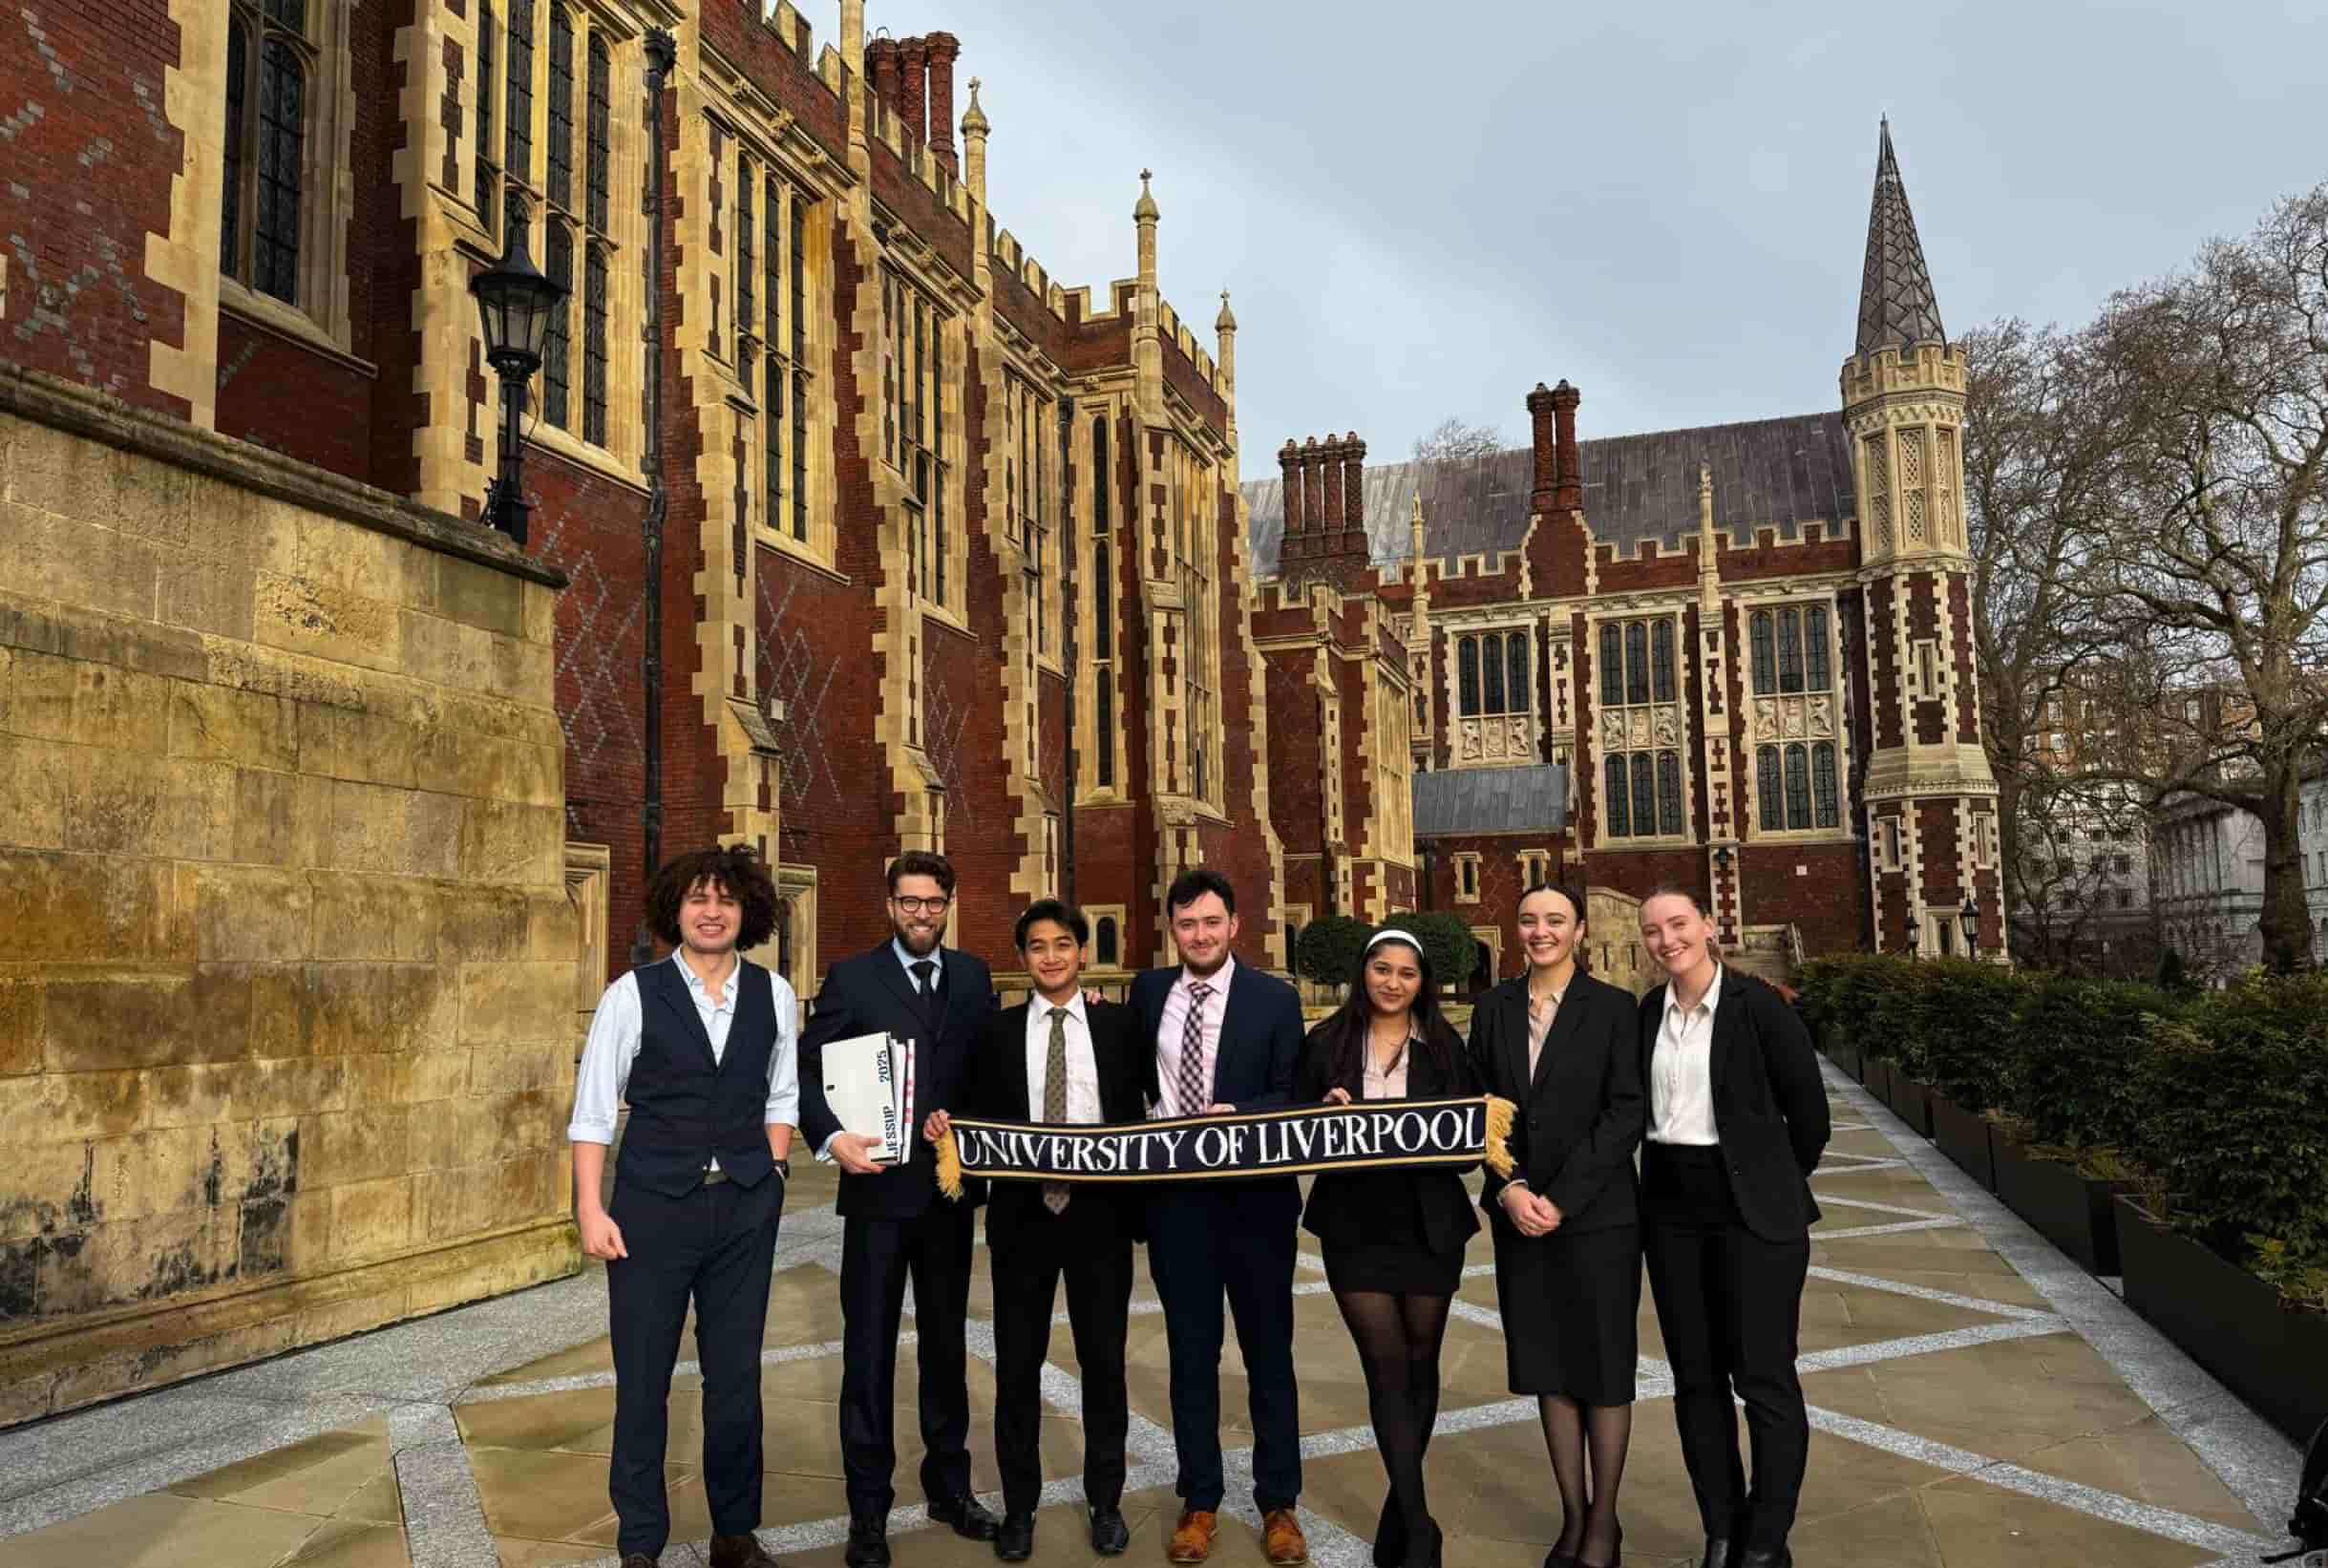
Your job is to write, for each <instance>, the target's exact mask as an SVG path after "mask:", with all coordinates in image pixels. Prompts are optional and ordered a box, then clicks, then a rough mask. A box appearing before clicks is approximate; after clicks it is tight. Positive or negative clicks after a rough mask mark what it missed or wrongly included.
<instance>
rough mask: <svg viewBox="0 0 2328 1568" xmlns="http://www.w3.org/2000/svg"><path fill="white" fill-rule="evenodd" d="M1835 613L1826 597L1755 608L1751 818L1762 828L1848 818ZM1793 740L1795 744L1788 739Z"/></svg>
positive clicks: (1799, 829)
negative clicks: (1843, 784)
mask: <svg viewBox="0 0 2328 1568" xmlns="http://www.w3.org/2000/svg"><path fill="white" fill-rule="evenodd" d="M1833 630H1834V616H1833V612H1832V609H1831V606H1830V605H1829V604H1827V603H1825V602H1824V601H1818V602H1809V603H1793V604H1778V605H1772V606H1767V607H1763V608H1757V609H1754V610H1752V611H1751V612H1750V613H1749V614H1748V615H1747V617H1746V642H1747V646H1749V647H1750V648H1751V649H1752V660H1751V663H1752V670H1751V674H1752V687H1753V697H1754V701H1753V704H1752V714H1751V717H1752V729H1751V733H1752V739H1753V742H1754V764H1755V765H1754V778H1753V795H1754V802H1753V811H1752V817H1753V820H1754V823H1755V826H1756V828H1757V830H1758V831H1760V832H1763V833H1803V832H1809V831H1813V830H1819V829H1832V828H1835V827H1838V826H1840V825H1841V822H1842V800H1841V795H1840V787H1839V780H1840V778H1841V776H1842V768H1841V745H1842V734H1841V731H1840V721H1841V713H1842V699H1841V695H1840V693H1839V692H1838V691H1837V690H1836V689H1835V687H1836V682H1835V670H1836V667H1837V665H1836V657H1835V649H1834V646H1833V642H1832V638H1833ZM1790 743H1791V744H1790Z"/></svg>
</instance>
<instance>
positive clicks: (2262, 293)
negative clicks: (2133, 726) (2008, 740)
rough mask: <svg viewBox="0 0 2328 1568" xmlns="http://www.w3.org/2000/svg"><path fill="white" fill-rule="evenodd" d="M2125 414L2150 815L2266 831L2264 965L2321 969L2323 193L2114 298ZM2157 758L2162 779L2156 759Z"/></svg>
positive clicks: (2110, 609)
mask: <svg viewBox="0 0 2328 1568" xmlns="http://www.w3.org/2000/svg"><path fill="white" fill-rule="evenodd" d="M2092 344H2093V348H2094V351H2095V353H2096V355H2097V358H2098V361H2099V363H2100V368H2101V370H2102V372H2103V373H2104V374H2105V375H2106V377H2107V378H2108V379H2109V380H2110V381H2111V382H2113V383H2114V384H2116V385H2118V386H2120V387H2122V388H2123V389H2124V392H2125V395H2126V399H2127V401H2126V405H2125V406H2126V407H2127V410H2128V412H2129V414H2130V416H2131V423H2130V429H2129V436H2130V438H2129V439H2128V440H2127V442H2126V443H2125V444H2124V446H2123V448H2122V451H2121V456H2122V458H2123V459H2124V460H2123V463H2122V465H2121V466H2120V468H2119V470H2118V473H2117V481H2118V483H2119V485H2120V501H2119V504H2118V506H2117V507H2116V508H2114V510H2116V511H2117V512H2118V515H2119V520H2118V521H2116V522H2114V523H2113V524H2111V525H2110V526H2108V527H2106V528H2105V529H2104V530H2103V531H2102V532H2100V533H2099V534H2097V535H2095V536H2094V537H2093V540H2092V544H2093V547H2094V550H2095V555H2096V560H2095V565H2096V568H2097V570H2096V573H2095V579H2094V580H2095V583H2096V585H2097V587H2098V588H2099V590H2100V594H2101V597H2102V600H2103V608H2104V611H2105V613H2106V616H2107V617H2108V619H2109V620H2110V621H2111V623H2112V624H2113V625H2114V626H2115V628H2116V631H2117V635H2118V638H2119V641H2120V646H2121V652H2122V654H2123V655H2124V656H2125V657H2126V664H2127V668H2128V669H2129V671H2131V670H2134V669H2137V668H2141V667H2148V670H2149V671H2150V672H2151V678H2150V687H2151V689H2150V690H2149V691H2148V692H2146V693H2142V694H2141V696H2140V699H2139V700H2140V703H2141V705H2142V706H2143V707H2144V708H2147V709H2148V712H2149V713H2150V714H2151V715H2152V720H2151V722H2152V723H2153V724H2154V725H2155V727H2156V733H2157V741H2156V744H2155V745H2154V746H2149V747H2145V748H2144V750H2145V751H2146V752H2148V755H2146V756H2145V757H2143V758H2142V759H2141V760H2142V761H2143V762H2144V763H2145V764H2146V766H2144V767H2142V768H2140V769H2136V768H2135V767H2133V766H2131V764H2132V762H2133V760H2134V759H2132V758H2127V759H2125V760H2124V761H2122V762H2121V764H2120V765H2119V768H2118V770H2117V771H2119V772H2122V773H2125V774H2127V776H2132V777H2139V778H2142V779H2144V781H2145V783H2146V785H2147V787H2148V791H2149V793H2150V795H2151V798H2152V799H2153V801H2156V800H2161V799H2165V798H2168V797H2170V796H2172V795H2176V794H2178V793H2183V792H2188V793H2190V794H2194V795H2202V796H2205V797H2208V798H2212V799H2214V800H2219V801H2221V802H2223V803H2224V804H2226V805H2229V806H2233V807H2236V808H2238V809H2240V810H2243V811H2247V812H2251V813H2253V814H2254V816H2255V817H2256V818H2257V819H2258V820H2259V821H2260V822H2261V823H2262V825H2263V847H2264V868H2263V869H2264V879H2263V909H2262V917H2261V920H2260V922H2259V925H2260V934H2261V937H2262V943H2263V955H2264V963H2265V964H2266V965H2267V966H2269V967H2271V968H2273V969H2275V970H2286V969H2292V968H2296V967H2299V966H2303V965H2306V964H2310V962H2311V960H2312V927H2311V922H2310V919H2309V917H2308V914H2307V911H2306V908H2305V902H2304V888H2303V869H2302V860H2301V850H2300V847H2299V840H2298V832H2297V819H2296V814H2297V804H2298V798H2297V786H2298V784H2299V782H2300V780H2301V778H2302V776H2303V773H2304V771H2305V769H2306V767H2307V766H2309V765H2312V764H2313V763H2314V762H2315V761H2316V760H2317V757H2318V755H2319V753H2320V737H2321V733H2322V728H2323V725H2328V680H2323V671H2324V670H2328V665H2324V663H2323V656H2324V655H2328V185H2323V186H2320V187H2317V188H2316V189H2314V190H2312V191H2311V192H2309V193H2307V194H2305V195H2303V196H2298V197H2294V198H2291V199H2289V200H2287V201H2282V202H2280V203H2279V205H2278V206H2276V207H2275V209H2274V210H2273V211H2272V213H2271V214H2270V216H2269V217H2267V218H2266V219H2265V220H2264V222H2262V223H2261V225H2260V226H2258V227H2257V228H2256V230H2255V231H2254V233H2253V234H2252V235H2249V236H2248V237H2246V238H2245V239H2241V240H2219V241H2215V242H2213V243H2212V244H2209V245H2208V246H2207V247H2206V248H2205V249H2204V250H2202V251H2201V252H2200V254H2199V257H2198V259H2197V262H2196V263H2195V265H2193V266H2192V267H2191V268H2190V271H2188V272H2187V273H2183V274H2179V275H2177V276H2174V277H2170V278H2167V279H2164V280H2162V281H2159V282H2156V283H2153V284H2149V285H2147V286H2143V287H2140V288H2135V289H2129V290H2127V291H2124V292H2122V293H2120V294H2118V295H2116V296H2115V297H2113V299H2112V300H2111V302H2110V304H2109V306H2108V307H2107V308H2106V310H2105V311H2104V312H2103V315H2102V318H2101V320H2100V321H2098V322H2097V323H2096V324H2095V326H2094V328H2093V330H2092ZM2162 761H2163V764H2164V765H2163V766H2159V765H2158V764H2159V763H2161V762H2162Z"/></svg>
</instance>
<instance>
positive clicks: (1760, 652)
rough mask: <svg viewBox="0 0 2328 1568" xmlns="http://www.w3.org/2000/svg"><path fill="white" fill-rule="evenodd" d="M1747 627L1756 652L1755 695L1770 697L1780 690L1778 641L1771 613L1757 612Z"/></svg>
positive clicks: (1748, 637)
mask: <svg viewBox="0 0 2328 1568" xmlns="http://www.w3.org/2000/svg"><path fill="white" fill-rule="evenodd" d="M1747 626H1748V632H1747V641H1748V642H1749V643H1750V644H1751V645H1752V646H1753V650H1754V653H1753V658H1754V693H1755V695H1756V696H1768V695H1769V694H1770V693H1771V692H1773V691H1776V690H1777V689H1778V641H1777V638H1776V636H1775V634H1774V632H1773V629H1772V625H1771V621H1770V612H1769V611H1768V610H1756V611H1755V612H1754V615H1753V619H1752V620H1750V621H1749V622H1748V623H1747Z"/></svg>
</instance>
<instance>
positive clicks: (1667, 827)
mask: <svg viewBox="0 0 2328 1568" xmlns="http://www.w3.org/2000/svg"><path fill="white" fill-rule="evenodd" d="M1657 831H1658V832H1660V833H1661V834H1663V835H1665V836H1666V837H1677V836H1679V835H1680V833H1681V831H1682V758H1681V753H1679V752H1658V753H1657Z"/></svg>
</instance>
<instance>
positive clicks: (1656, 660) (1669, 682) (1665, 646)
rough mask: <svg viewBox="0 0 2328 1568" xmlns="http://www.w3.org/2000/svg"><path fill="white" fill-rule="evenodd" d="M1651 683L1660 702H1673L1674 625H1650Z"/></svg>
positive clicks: (1657, 623)
mask: <svg viewBox="0 0 2328 1568" xmlns="http://www.w3.org/2000/svg"><path fill="white" fill-rule="evenodd" d="M1649 682H1650V690H1651V693H1652V695H1653V697H1654V698H1655V700H1656V701H1658V702H1671V701H1673V690H1674V684H1673V623H1672V622H1671V621H1663V620H1660V621H1653V622H1651V623H1650V624H1649Z"/></svg>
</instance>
